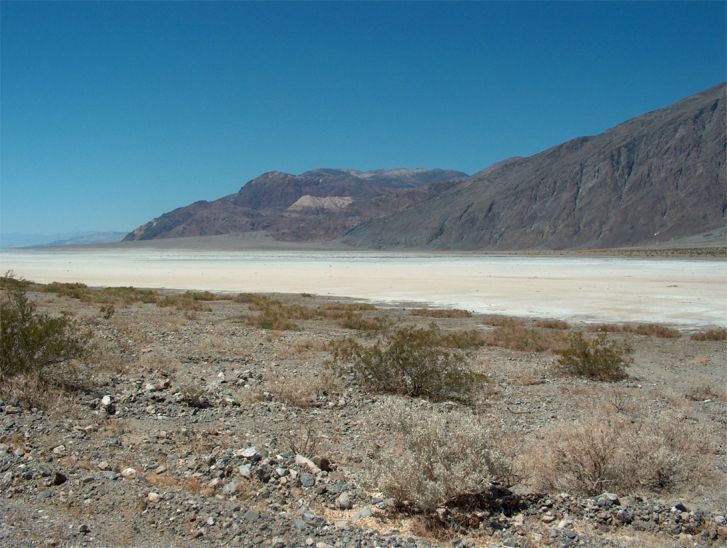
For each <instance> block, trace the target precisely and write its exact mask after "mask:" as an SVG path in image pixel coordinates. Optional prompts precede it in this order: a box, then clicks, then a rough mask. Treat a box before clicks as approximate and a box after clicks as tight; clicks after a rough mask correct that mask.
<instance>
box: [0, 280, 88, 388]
mask: <svg viewBox="0 0 727 548" xmlns="http://www.w3.org/2000/svg"><path fill="white" fill-rule="evenodd" d="M6 287H8V289H7V290H6V291H5V294H4V295H3V296H2V300H0V379H7V378H9V377H13V376H15V375H19V374H26V375H28V374H34V375H41V374H42V373H44V370H45V369H47V368H49V367H51V366H57V365H59V364H61V363H63V362H66V361H68V360H71V359H73V358H79V357H81V356H83V355H84V354H85V353H86V349H87V344H88V339H89V337H88V335H87V334H84V333H82V332H81V331H80V330H79V328H78V327H77V325H76V324H75V323H74V322H73V321H72V320H71V319H70V318H68V317H66V316H61V317H50V316H48V315H46V314H40V313H38V312H36V307H35V305H34V304H33V303H32V302H31V301H30V300H28V297H27V295H26V293H25V289H24V286H23V285H22V284H16V285H15V286H12V284H8V285H6Z"/></svg>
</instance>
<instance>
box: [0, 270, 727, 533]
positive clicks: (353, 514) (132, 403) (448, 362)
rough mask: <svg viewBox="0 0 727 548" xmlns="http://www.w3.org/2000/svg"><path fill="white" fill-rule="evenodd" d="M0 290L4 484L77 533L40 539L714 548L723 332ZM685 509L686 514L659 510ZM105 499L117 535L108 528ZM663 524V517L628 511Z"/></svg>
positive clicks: (7, 284) (240, 297)
mask: <svg viewBox="0 0 727 548" xmlns="http://www.w3.org/2000/svg"><path fill="white" fill-rule="evenodd" d="M0 298H1V299H2V301H1V309H0V311H1V312H2V322H1V325H0V334H1V335H2V346H1V347H0V349H1V350H2V356H0V359H1V360H2V361H1V362H0V363H2V379H0V419H2V420H5V421H6V425H7V424H10V423H11V422H12V425H13V426H12V428H11V429H8V428H7V427H6V429H5V430H4V431H3V432H5V433H0V461H1V462H2V465H3V466H4V470H6V472H5V473H4V475H3V476H2V477H0V493H1V494H2V496H4V497H6V498H5V499H4V500H6V501H10V502H11V503H12V504H13V505H17V506H11V507H10V510H9V511H10V513H11V517H13V516H19V513H18V512H19V511H21V510H22V511H24V512H26V513H27V512H31V513H32V512H33V511H35V510H36V509H37V505H38V504H39V503H38V500H40V499H38V495H37V494H38V493H40V492H43V493H48V494H47V495H45V494H44V495H43V497H48V498H44V499H43V501H44V502H42V504H44V505H48V506H49V507H50V508H52V509H53V511H54V512H55V513H56V515H62V516H64V519H65V520H67V521H70V522H71V523H72V524H73V528H71V529H69V528H68V527H64V528H62V529H58V531H63V532H60V533H59V532H52V531H47V530H43V532H44V537H43V538H56V537H57V538H58V539H59V541H62V542H68V543H73V542H76V543H77V541H79V539H81V536H78V535H88V534H89V533H79V532H78V531H79V528H80V527H81V526H82V525H87V526H89V529H90V530H91V531H93V533H92V534H94V535H98V536H96V537H94V538H97V539H98V540H99V542H100V543H102V544H104V543H105V544H112V543H113V542H115V540H114V539H118V538H127V539H129V543H132V544H133V543H134V541H139V538H140V537H139V536H138V535H139V534H140V533H139V532H138V531H136V530H134V529H133V528H132V527H130V526H129V525H128V524H131V523H142V525H140V527H142V528H143V530H144V531H143V533H144V542H147V541H148V539H152V540H155V539H156V540H158V541H159V542H160V543H161V542H162V535H163V538H165V539H169V538H174V539H176V540H177V541H178V542H179V543H185V544H195V543H197V542H198V541H199V539H202V540H209V541H210V542H215V543H228V542H229V543H232V542H233V539H234V538H235V536H236V535H237V536H239V537H240V539H241V540H240V541H241V542H244V543H252V542H253V541H254V538H255V535H256V533H255V531H258V527H259V526H260V525H261V524H264V526H265V527H266V530H269V531H275V534H276V535H278V536H280V538H284V539H286V541H285V542H290V543H295V542H298V541H300V542H299V543H305V541H306V539H307V538H308V537H310V538H313V535H315V536H316V538H321V539H327V540H325V541H326V542H329V543H335V542H336V540H340V539H339V538H338V536H337V535H341V534H343V535H345V540H346V543H349V542H350V543H352V544H355V543H356V542H360V541H362V539H364V538H366V539H368V540H367V542H368V541H369V540H371V541H372V543H376V544H378V545H381V546H387V545H393V544H396V543H397V542H398V543H399V544H402V543H403V542H404V541H403V540H402V539H401V538H400V537H399V536H398V535H399V533H394V532H390V533H388V532H387V531H389V529H387V528H388V527H391V528H392V529H396V530H398V531H401V530H405V529H406V530H409V531H412V532H413V533H412V534H415V535H416V536H417V537H418V540H417V542H420V543H430V544H431V545H438V544H441V543H445V544H451V542H452V539H453V538H455V537H456V538H461V539H469V540H468V542H470V541H471V542H472V543H473V544H475V545H477V544H486V543H488V542H504V541H506V540H507V539H515V540H517V541H518V542H519V541H521V540H524V539H533V540H532V541H533V542H534V543H536V544H537V543H539V542H541V541H542V540H543V539H544V538H546V537H547V538H548V539H550V538H556V539H560V540H557V542H562V543H566V542H570V541H569V540H568V539H569V538H571V537H569V536H568V535H573V534H575V535H576V536H577V537H578V539H580V540H581V541H582V542H583V543H584V544H589V545H593V544H598V542H599V538H600V537H599V535H600V534H601V533H603V532H604V531H606V532H608V534H609V535H611V537H612V538H620V539H621V540H623V539H625V538H630V536H634V535H636V537H635V538H638V539H639V541H644V542H651V543H652V544H659V543H660V542H662V541H668V539H671V538H672V537H671V535H672V534H673V531H676V530H677V529H678V530H679V531H680V534H682V535H687V536H689V538H690V539H692V540H694V541H695V542H696V541H697V539H698V541H699V542H702V543H709V542H718V541H719V540H720V537H719V535H720V533H719V525H718V524H717V522H716V521H715V519H717V517H718V516H720V515H721V514H720V513H719V512H720V508H723V507H724V504H725V503H727V499H725V497H724V493H725V492H727V490H725V489H723V487H724V485H725V484H724V480H725V476H724V472H723V469H724V466H725V463H726V462H727V461H726V460H725V459H726V458H727V457H726V456H725V453H724V449H723V447H722V444H721V441H720V440H721V439H722V438H723V437H724V436H725V435H727V431H726V430H725V426H724V425H725V424H727V423H725V422H724V420H723V419H724V413H725V409H724V405H725V401H726V400H727V396H726V395H725V392H724V389H723V388H722V387H721V383H720V382H719V380H720V379H721V378H723V377H724V373H725V367H727V364H725V358H724V356H725V355H726V352H725V351H726V350H727V349H726V348H725V346H724V345H725V344H726V343H725V339H723V338H721V337H720V336H719V330H716V329H713V330H710V331H705V332H703V333H707V334H705V335H703V336H701V335H700V336H698V337H696V336H693V337H665V336H664V330H662V329H660V328H658V329H657V328H654V327H653V326H651V327H648V326H647V327H645V328H642V329H637V328H636V327H629V328H628V329H622V328H621V326H622V324H615V325H617V326H619V327H618V328H617V329H612V328H603V329H599V330H598V331H600V332H593V331H592V329H593V328H592V327H590V326H588V325H583V324H575V323H573V324H570V323H566V322H563V321H561V320H548V319H535V320H528V319H518V318H506V317H502V316H483V315H477V314H471V315H468V314H469V313H467V314H465V313H462V312H460V311H439V310H437V311H436V312H430V310H435V309H422V310H423V311H421V310H418V309H417V310H414V311H412V310H406V309H401V308H396V307H390V308H386V309H382V308H377V307H376V306H374V305H372V304H370V303H357V302H351V301H336V300H333V299H326V298H322V297H314V296H304V295H258V294H250V293H241V294H235V295H218V294H216V293H211V292H170V291H153V290H145V289H138V288H110V289H96V288H88V287H86V286H83V285H82V284H49V285H47V286H43V285H40V284H33V283H31V282H26V281H23V280H17V279H15V278H12V277H5V278H2V279H0ZM711 331H717V335H714V334H712V333H711ZM695 335H697V334H695ZM79 371H80V372H81V375H79ZM41 377H42V378H43V379H47V380H43V381H42V383H41V382H40V381H37V380H34V381H33V382H30V380H29V379H39V378H41ZM79 377H80V378H81V379H82V380H83V384H82V386H81V385H80V384H79V383H78V379H79ZM21 381H22V382H21ZM79 387H80V389H79ZM54 390H55V391H56V392H53V391H54ZM71 391H72V392H71ZM64 393H65V394H68V395H69V396H71V397H66V396H63V397H51V396H52V394H64ZM41 423H42V424H43V425H44V426H43V428H42V429H41V430H38V429H36V426H34V425H37V424H41ZM71 454H72V455H73V458H70V455H71ZM26 455H28V456H26ZM48 471H49V472H48ZM8 472H10V474H8ZM56 472H57V473H58V474H59V475H58V476H56V475H55V474H56ZM46 473H49V474H50V475H43V474H46ZM63 478H66V480H63ZM54 482H58V484H57V485H55V484H54ZM604 492H607V494H604ZM636 496H638V497H639V498H636ZM93 497H98V498H97V499H93ZM87 499H92V500H97V501H98V502H97V505H98V508H96V507H93V508H89V507H88V505H87V504H86V503H85V502H84V501H86V500H87ZM619 499H620V502H618V503H616V502H614V500H619ZM139 501H142V502H141V503H140V502H139ZM660 501H666V502H660ZM679 501H681V502H679ZM677 502H679V503H680V504H682V503H683V504H684V505H685V506H686V507H688V508H689V509H690V510H691V509H692V508H698V509H699V510H698V511H695V512H692V513H691V514H690V513H689V512H684V511H682V512H681V513H680V512H676V513H675V512H673V511H672V510H671V507H672V506H673V505H675V504H677ZM112 507H124V508H127V510H126V512H127V514H128V515H127V518H128V519H127V521H123V520H122V521H118V520H108V519H107V518H106V517H105V516H107V515H108V514H109V511H110V508H112ZM233 507H237V508H241V509H242V510H235V511H231V510H230V508H233ZM253 508H254V509H255V512H257V514H252V513H248V510H249V509H253ZM595 508H597V510H591V509H595ZM655 509H656V510H655ZM102 510H103V515H101V514H100V513H99V512H101V511H102ZM655 512H656V513H658V515H659V516H660V521H659V523H655V522H654V521H652V520H651V519H649V520H648V521H647V520H645V519H643V518H641V517H639V516H646V515H648V516H651V515H653V514H654V513H655ZM303 515H306V516H308V517H305V518H301V517H299V516H303ZM79 516H83V517H79ZM139 516H144V517H145V519H141V520H140V519H139ZM245 516H247V517H245ZM312 516H315V517H312ZM331 516H333V517H331ZM598 516H600V517H598ZM624 516H625V517H624ZM676 516H679V517H678V518H677V517H676ZM210 517H212V518H213V519H212V522H214V525H210V524H209V523H210V522H209V521H208V519H209V518H210ZM172 518H174V519H172ZM14 519H15V518H14ZM18 519H19V518H18ZM296 519H300V520H303V522H304V523H306V524H307V525H306V526H305V527H306V528H305V529H304V532H303V533H300V534H302V535H304V537H303V538H299V533H297V532H296V531H299V529H297V528H296V526H295V525H294V523H295V521H294V520H296ZM330 519H335V520H337V521H347V522H348V523H349V527H348V528H347V529H346V530H345V531H344V532H341V531H342V530H339V529H335V528H330V529H326V527H330V525H329V521H327V520H330ZM79 520H83V521H79ZM247 520H251V521H247ZM305 520H309V521H307V522H306V521H305ZM311 520H319V521H311ZM567 520H570V521H573V522H574V524H576V525H573V526H562V527H561V526H560V525H559V524H560V523H561V522H562V521H563V522H565V521H567ZM629 520H630V521H629ZM152 522H153V523H155V524H163V527H162V526H161V525H157V526H155V527H151V526H147V525H145V524H147V523H152ZM236 523H237V525H235V524H236ZM369 524H371V525H373V526H374V527H375V528H376V530H378V531H379V532H377V533H374V532H372V531H373V529H368V526H369ZM556 525H558V527H556ZM595 527H599V528H601V529H598V531H599V534H598V535H594V534H593V533H591V532H590V531H592V530H594V529H593V528H595ZM248 528H249V530H250V531H253V532H252V533H249V534H248V533H247V532H244V531H248ZM67 531H71V532H70V533H68V532H67ZM73 531H75V532H73ZM162 531H163V532H162ZM518 531H520V532H522V534H520V533H519V532H518ZM622 534H623V536H621V537H620V536H619V535H622ZM69 535H70V536H69ZM73 535H75V536H73ZM296 535H297V536H296ZM365 535H373V536H369V537H366V536H365ZM539 535H540V536H539ZM551 535H556V536H555V537H551ZM643 535H646V536H643ZM334 537H335V538H334ZM372 539H374V540H372ZM538 539H540V540H538ZM571 540H572V539H571ZM321 542H323V540H322V541H321ZM624 542H626V541H624ZM628 542H630V541H628ZM628 542H626V543H627V544H628ZM637 544H638V543H637ZM425 545H426V544H425Z"/></svg>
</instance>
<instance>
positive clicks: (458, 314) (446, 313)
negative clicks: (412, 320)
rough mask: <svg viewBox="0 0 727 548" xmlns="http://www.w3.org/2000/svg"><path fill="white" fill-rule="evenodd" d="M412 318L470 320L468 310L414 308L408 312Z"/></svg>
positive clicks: (470, 313) (470, 314) (470, 315)
mask: <svg viewBox="0 0 727 548" xmlns="http://www.w3.org/2000/svg"><path fill="white" fill-rule="evenodd" d="M409 314H411V315H412V316H423V317H425V318H471V317H472V312H470V311H469V310H459V309H457V308H414V309H412V310H410V311H409Z"/></svg>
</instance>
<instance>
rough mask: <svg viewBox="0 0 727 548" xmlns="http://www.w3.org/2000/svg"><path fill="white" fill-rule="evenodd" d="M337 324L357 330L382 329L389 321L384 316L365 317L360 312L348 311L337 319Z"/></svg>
mask: <svg viewBox="0 0 727 548" xmlns="http://www.w3.org/2000/svg"><path fill="white" fill-rule="evenodd" d="M338 325H340V326H341V327H345V328H346V329H355V330H357V331H383V330H384V329H386V328H387V327H388V325H389V322H388V321H387V320H386V319H385V318H366V317H364V316H363V315H362V314H357V313H355V312H351V311H348V312H346V313H345V314H344V315H343V316H342V317H341V318H339V319H338Z"/></svg>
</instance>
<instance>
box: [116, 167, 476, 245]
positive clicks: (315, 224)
mask: <svg viewBox="0 0 727 548" xmlns="http://www.w3.org/2000/svg"><path fill="white" fill-rule="evenodd" d="M466 177H467V174H466V173H462V172H460V171H451V170H443V169H432V170H427V169H393V170H376V171H356V170H351V169H348V170H344V169H316V170H313V171H307V172H305V173H302V174H301V175H291V174H288V173H281V172H278V171H271V172H268V173H264V174H263V175H261V176H259V177H257V178H255V179H253V180H252V181H250V182H248V183H247V184H245V185H244V186H243V187H242V188H241V189H240V191H239V192H237V193H236V194H231V195H229V196H225V197H223V198H220V199H218V200H215V201H212V202H207V201H200V202H195V203H193V204H191V205H189V206H186V207H181V208H178V209H175V210H174V211H170V212H169V213H165V214H164V215H161V216H160V217H158V218H156V219H154V220H152V221H150V222H148V223H146V224H144V225H142V226H140V227H138V228H137V229H135V230H134V231H132V232H131V233H130V234H128V235H127V236H126V238H125V240H126V241H130V240H150V239H157V238H175V237H189V236H209V235H219V234H239V233H245V232H259V231H263V232H266V233H268V234H270V235H272V236H273V237H274V238H275V239H278V240H296V241H302V240H321V239H323V240H325V239H334V238H336V237H337V236H340V235H341V234H343V233H344V232H346V231H347V230H349V229H350V228H353V227H354V226H357V225H359V224H361V223H362V222H365V221H368V220H370V219H373V218H376V217H379V216H381V215H390V214H393V213H396V212H397V211H400V210H402V209H404V208H406V207H409V206H411V205H413V204H415V203H416V202H419V201H421V200H424V199H426V198H429V197H430V196H433V195H434V194H435V193H436V192H439V191H441V190H444V189H445V188H448V187H447V186H446V185H447V184H452V182H456V181H461V180H463V179H465V178H466Z"/></svg>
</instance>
